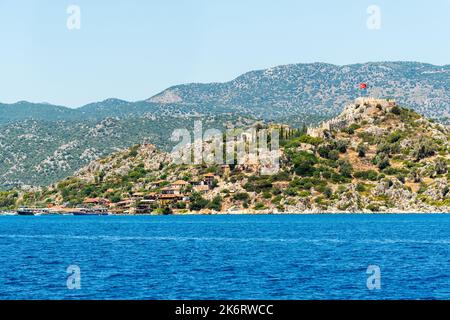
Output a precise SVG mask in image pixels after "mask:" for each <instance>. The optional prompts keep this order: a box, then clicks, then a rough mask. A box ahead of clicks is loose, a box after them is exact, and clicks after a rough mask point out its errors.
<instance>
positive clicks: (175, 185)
mask: <svg viewBox="0 0 450 320" xmlns="http://www.w3.org/2000/svg"><path fill="white" fill-rule="evenodd" d="M188 185H189V183H188V182H186V181H184V180H178V181H175V182H174V183H172V184H171V185H170V187H171V188H172V189H177V190H180V192H183V191H184V190H185V189H186V187H187V186H188Z"/></svg>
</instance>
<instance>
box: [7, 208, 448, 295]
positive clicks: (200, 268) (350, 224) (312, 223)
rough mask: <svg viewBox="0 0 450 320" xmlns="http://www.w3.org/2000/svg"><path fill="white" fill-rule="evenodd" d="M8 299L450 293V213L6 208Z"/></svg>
mask: <svg viewBox="0 0 450 320" xmlns="http://www.w3.org/2000/svg"><path fill="white" fill-rule="evenodd" d="M70 266H72V267H70ZM369 266H375V269H376V268H379V271H380V274H379V275H380V276H379V277H378V278H377V279H379V282H377V280H374V277H377V273H372V270H375V269H373V268H374V267H371V269H369V271H370V273H369V274H368V273H367V270H368V267H369ZM68 268H69V271H70V272H69V273H68V272H67V271H68ZM77 268H79V277H78V273H77ZM74 270H75V271H74ZM73 272H75V273H73ZM375 272H376V271H375ZM368 278H369V284H372V285H369V286H368V285H367V284H368ZM78 280H79V281H78ZM374 284H375V285H374ZM378 284H379V286H378ZM69 287H71V288H72V289H69ZM74 287H75V289H73V288H74ZM77 287H78V288H79V289H76V288H77ZM369 287H370V288H372V290H370V289H369ZM378 288H379V289H378ZM0 299H450V215H260V216H249V215H233V216H139V217H136V216H128V217H127V216H103V217H80V216H35V217H26V216H3V217H0Z"/></svg>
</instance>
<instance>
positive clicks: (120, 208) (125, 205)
mask: <svg viewBox="0 0 450 320" xmlns="http://www.w3.org/2000/svg"><path fill="white" fill-rule="evenodd" d="M134 204H135V201H134V200H132V199H129V198H128V199H123V200H122V201H120V202H117V203H116V204H115V205H114V208H113V212H120V213H131V212H130V211H131V208H132V207H133V206H134Z"/></svg>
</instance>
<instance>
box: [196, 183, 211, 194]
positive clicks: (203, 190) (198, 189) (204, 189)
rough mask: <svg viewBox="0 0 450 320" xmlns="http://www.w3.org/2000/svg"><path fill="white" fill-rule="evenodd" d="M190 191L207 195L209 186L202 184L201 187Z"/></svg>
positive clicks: (198, 186)
mask: <svg viewBox="0 0 450 320" xmlns="http://www.w3.org/2000/svg"><path fill="white" fill-rule="evenodd" d="M192 189H193V191H194V192H198V193H203V194H205V193H208V191H209V186H208V185H206V184H202V185H197V186H194V187H193V188H192Z"/></svg>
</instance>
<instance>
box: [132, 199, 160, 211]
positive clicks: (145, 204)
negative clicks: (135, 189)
mask: <svg viewBox="0 0 450 320" xmlns="http://www.w3.org/2000/svg"><path fill="white" fill-rule="evenodd" d="M155 204H156V200H153V199H143V200H140V201H139V202H138V203H137V205H136V209H135V213H136V214H148V213H152V211H153V208H154V206H155Z"/></svg>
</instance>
